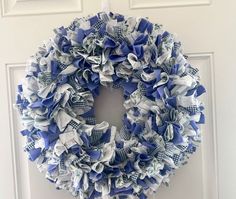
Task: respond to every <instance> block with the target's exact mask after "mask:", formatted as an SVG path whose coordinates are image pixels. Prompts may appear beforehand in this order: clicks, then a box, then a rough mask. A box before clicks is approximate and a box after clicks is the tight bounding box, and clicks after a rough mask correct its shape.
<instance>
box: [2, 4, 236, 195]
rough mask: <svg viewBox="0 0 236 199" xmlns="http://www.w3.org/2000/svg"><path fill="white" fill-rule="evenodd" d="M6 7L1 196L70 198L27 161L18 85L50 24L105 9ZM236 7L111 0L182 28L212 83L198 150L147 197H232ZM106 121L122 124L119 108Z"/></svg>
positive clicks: (194, 59) (126, 10) (117, 7)
mask: <svg viewBox="0 0 236 199" xmlns="http://www.w3.org/2000/svg"><path fill="white" fill-rule="evenodd" d="M121 2H122V3H121ZM39 5H41V6H39ZM1 6H2V9H1V11H2V12H1V14H2V15H1V16H2V17H1V18H0V44H1V47H0V78H1V80H2V82H1V84H0V93H1V103H0V121H1V127H2V134H1V135H2V137H1V138H2V139H0V150H1V154H2V159H1V161H2V164H0V172H1V173H0V174H1V178H0V198H4V199H41V198H44V199H51V198H57V199H70V198H71V199H72V198H73V197H72V196H70V194H69V193H67V192H64V191H57V190H56V189H55V188H54V185H53V184H51V183H49V182H48V181H46V180H45V178H44V175H43V174H41V173H39V172H38V170H37V168H36V166H35V165H34V164H32V163H31V162H29V161H28V160H27V157H26V154H25V153H24V152H23V149H22V145H23V143H24V138H22V137H21V136H20V134H19V131H20V129H21V128H22V127H21V125H20V120H19V115H18V114H17V112H16V111H15V110H14V109H13V106H12V104H13V103H14V101H15V92H16V85H17V84H18V83H19V82H20V80H21V78H22V77H23V75H24V68H25V60H26V59H27V58H28V57H29V56H30V55H31V54H32V53H33V52H35V51H36V50H37V46H38V45H40V44H41V41H43V40H47V38H48V37H50V36H52V34H53V33H52V29H53V28H55V27H59V26H61V25H65V26H66V25H68V24H69V23H70V22H71V21H72V20H73V19H74V18H75V17H81V16H85V15H88V14H91V13H96V12H98V11H100V6H101V2H100V1H94V0H84V1H82V0H81V1H80V0H68V1H65V0H60V1H59V2H58V1H57V2H56V1H54V0H48V1H44V0H27V1H25V0H17V1H13V0H2V4H1ZM235 6H236V3H235V2H234V1H230V0H227V1H224V3H223V1H219V0H212V1H210V0H167V1H164V0H130V1H122V0H112V1H111V3H110V7H111V10H112V11H115V12H119V13H122V14H127V15H132V16H148V17H149V18H150V20H151V21H153V22H158V23H161V24H164V28H165V29H167V30H169V31H170V32H172V33H177V34H178V38H179V39H180V40H181V41H182V42H183V45H184V52H186V54H187V55H188V56H189V61H190V63H191V64H192V65H193V66H196V67H198V68H199V69H200V74H201V79H202V82H203V84H204V85H205V87H206V89H207V93H206V94H205V95H204V96H203V97H202V101H203V102H204V103H205V107H206V110H205V114H206V125H204V126H203V127H202V136H203V141H202V143H201V146H200V148H199V149H198V151H197V152H196V154H195V155H194V156H192V157H191V158H190V160H189V164H188V165H185V166H184V167H182V168H181V169H179V170H178V171H177V172H176V175H175V176H172V177H171V181H170V186H169V187H165V186H162V187H161V188H160V189H159V191H158V192H157V193H156V194H155V195H153V196H150V198H153V199H154V198H162V199H171V198H175V199H187V198H189V197H190V198H191V199H234V198H235V195H236V186H235V182H234V179H235V177H236V173H235V172H233V169H234V165H235V164H236V157H235V155H234V154H233V152H234V151H235V150H236V145H235V144H234V140H235V139H236V135H235V134H234V132H233V130H232V129H233V126H234V123H235V122H236V120H235V119H236V114H235V111H236V110H235V109H236V108H235V107H233V106H231V104H232V103H233V102H232V99H235V97H236V93H235V89H234V87H233V85H234V84H235V78H234V73H235V72H236V69H235V67H234V66H233V58H234V54H235V49H234V47H233V44H236V39H235V38H234V37H235V35H236V29H235V27H236V26H235V25H236V24H234V22H233V20H232V19H233V18H235V17H236V14H235V12H234V10H233V7H235ZM219 13H220V14H219ZM233 90H234V91H233ZM114 99H116V98H114ZM109 103H112V104H110V105H111V106H110V107H112V106H113V104H114V105H116V104H117V105H118V104H119V103H120V102H119V99H117V100H115V101H112V102H109ZM98 106H99V105H98ZM116 111H118V109H116ZM105 114H106V113H105V112H104V113H102V115H101V114H100V117H101V118H104V119H106V117H107V116H106V115H105ZM98 115H99V114H98ZM216 118H217V120H216ZM109 119H110V121H112V120H113V121H114V123H116V122H117V121H116V120H117V116H115V114H114V115H113V116H111V118H109Z"/></svg>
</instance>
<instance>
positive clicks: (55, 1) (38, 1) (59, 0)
mask: <svg viewBox="0 0 236 199" xmlns="http://www.w3.org/2000/svg"><path fill="white" fill-rule="evenodd" d="M1 2H2V16H3V17H9V16H20V15H43V14H59V13H79V12H82V10H83V8H82V0H47V1H43V0H1Z"/></svg>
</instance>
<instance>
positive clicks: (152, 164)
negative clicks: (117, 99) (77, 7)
mask: <svg viewBox="0 0 236 199" xmlns="http://www.w3.org/2000/svg"><path fill="white" fill-rule="evenodd" d="M55 34H56V35H55V37H54V38H52V39H50V40H49V41H48V42H46V43H45V44H44V45H43V46H42V47H40V48H39V50H38V52H37V53H36V54H34V55H33V56H31V57H30V59H29V61H28V63H27V70H26V76H25V78H24V81H23V83H22V84H20V85H19V86H18V92H17V101H16V105H17V108H18V110H19V112H20V115H21V119H22V123H23V125H24V128H25V129H24V130H22V131H21V134H22V135H23V136H25V137H26V138H27V139H26V145H25V146H24V150H25V151H26V152H27V153H28V155H29V159H30V160H31V161H36V164H37V167H38V169H39V170H40V171H41V172H43V171H45V173H46V174H45V175H46V178H47V179H48V180H50V181H51V182H53V183H55V186H56V188H57V189H64V190H68V191H70V192H71V193H72V194H73V196H78V197H79V198H81V199H83V198H85V199H93V198H100V197H101V198H104V197H117V198H119V199H124V198H129V197H137V198H140V199H145V198H146V197H147V196H146V195H147V194H148V193H149V192H155V191H156V190H157V188H158V187H159V186H160V185H161V184H162V183H164V184H166V183H168V182H169V176H170V175H171V174H173V173H174V171H175V170H176V169H178V168H179V167H180V166H181V165H184V164H185V163H186V162H187V159H188V158H189V156H190V155H191V154H192V153H193V152H195V150H196V148H197V146H198V145H199V142H200V140H201V134H200V129H199V124H202V123H204V120H205V119H204V114H203V113H202V111H203V109H204V107H203V105H202V103H201V102H200V101H199V100H198V97H199V96H200V95H201V94H202V93H204V92H205V89H204V87H203V86H202V85H201V84H200V82H199V75H198V70H197V69H196V68H193V67H192V66H191V65H190V64H189V63H188V62H187V56H185V55H183V54H182V51H181V44H180V42H178V41H176V39H175V38H174V36H173V35H172V34H170V33H169V32H167V31H164V30H163V29H162V27H161V26H160V25H159V24H153V23H151V22H149V21H148V19H146V18H135V17H127V16H123V15H120V14H113V13H104V12H102V13H98V14H97V15H95V16H88V17H85V18H79V19H75V20H74V21H73V22H72V23H71V25H70V26H69V27H66V28H65V27H60V28H58V29H55ZM101 86H105V87H111V88H114V89H116V88H121V89H123V94H124V107H125V109H126V113H125V114H124V117H123V126H122V127H121V129H119V130H118V129H117V128H116V127H115V126H111V125H110V124H109V123H108V122H106V121H103V122H102V123H99V124H97V123H96V118H95V116H94V112H95V110H94V100H95V99H96V96H98V95H99V88H100V87H101Z"/></svg>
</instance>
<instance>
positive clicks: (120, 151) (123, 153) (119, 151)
mask: <svg viewBox="0 0 236 199" xmlns="http://www.w3.org/2000/svg"><path fill="white" fill-rule="evenodd" d="M116 153H117V154H118V155H119V156H120V159H121V162H123V161H125V160H126V159H127V155H126V151H125V149H119V150H116Z"/></svg>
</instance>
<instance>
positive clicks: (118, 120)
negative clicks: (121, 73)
mask: <svg viewBox="0 0 236 199" xmlns="http://www.w3.org/2000/svg"><path fill="white" fill-rule="evenodd" d="M123 103H124V97H123V90H122V89H112V90H111V89H110V88H106V87H103V86H102V87H101V88H100V94H99V96H97V97H96V99H95V102H94V107H95V117H96V123H97V124H98V123H100V122H103V121H107V122H108V123H109V124H110V125H113V126H116V127H117V128H118V130H119V129H121V127H122V126H123V123H122V120H123V116H124V113H125V108H124V106H123Z"/></svg>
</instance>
